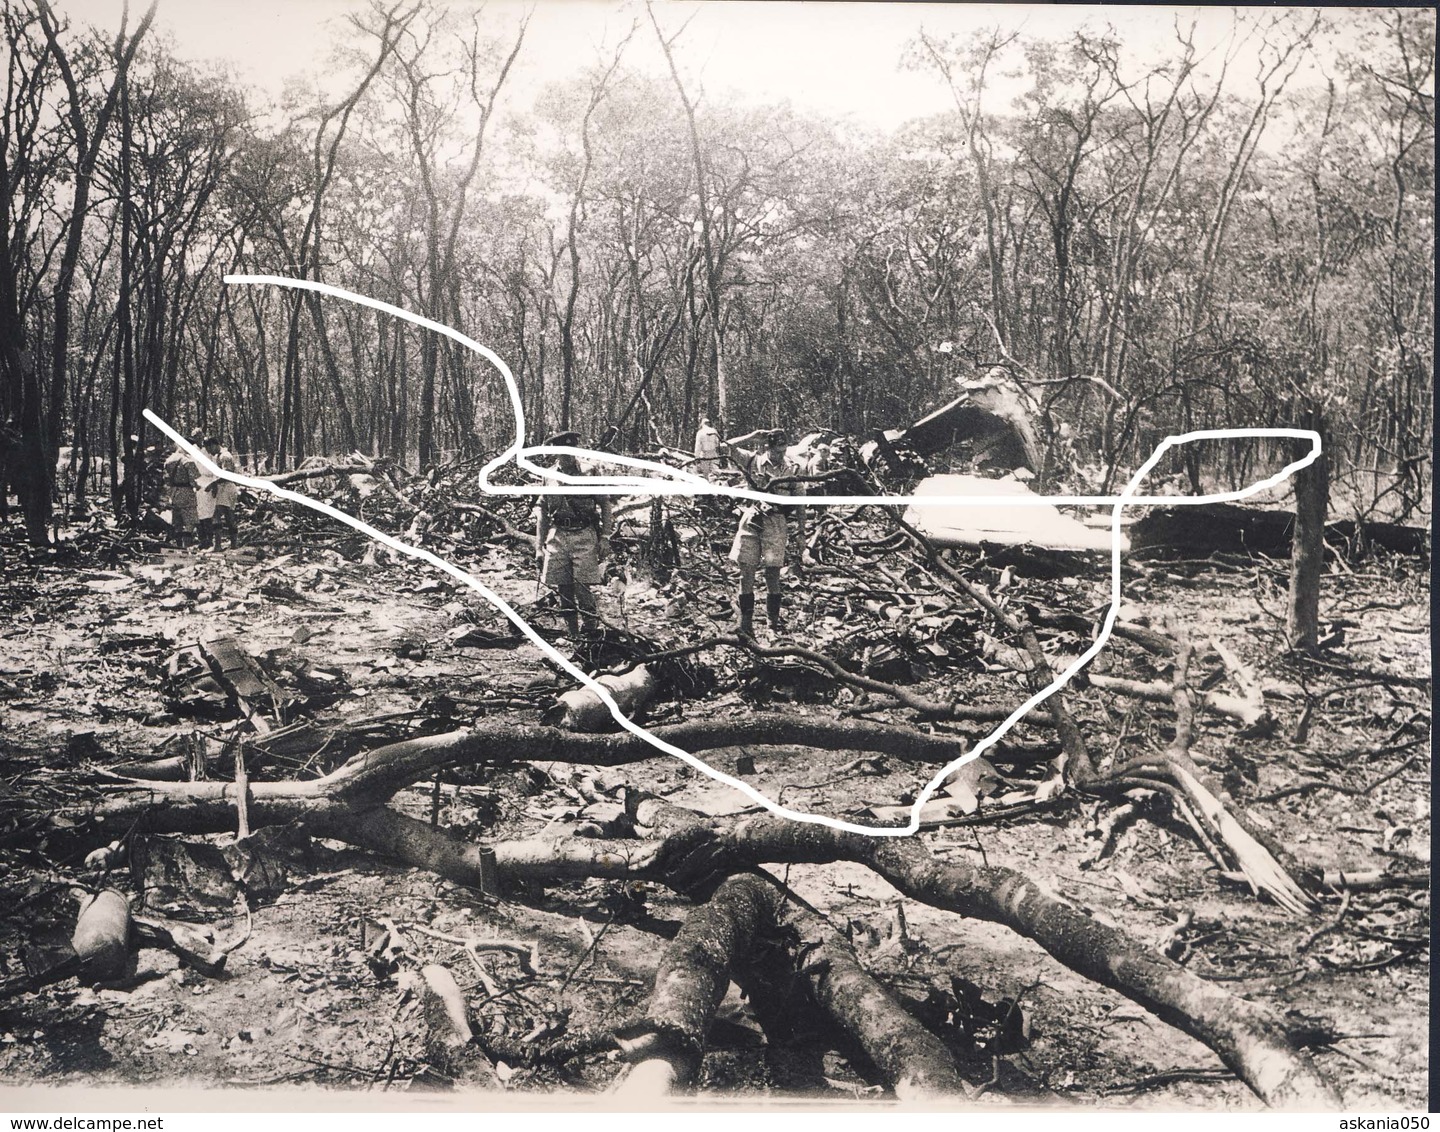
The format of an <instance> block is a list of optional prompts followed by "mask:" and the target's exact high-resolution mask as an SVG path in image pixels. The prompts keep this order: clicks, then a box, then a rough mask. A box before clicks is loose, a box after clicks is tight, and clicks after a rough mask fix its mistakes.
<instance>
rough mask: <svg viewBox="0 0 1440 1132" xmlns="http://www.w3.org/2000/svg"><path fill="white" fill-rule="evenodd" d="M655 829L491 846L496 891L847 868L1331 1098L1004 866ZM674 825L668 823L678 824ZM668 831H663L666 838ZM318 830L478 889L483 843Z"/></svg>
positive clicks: (1281, 1041) (761, 834) (1253, 1014)
mask: <svg viewBox="0 0 1440 1132" xmlns="http://www.w3.org/2000/svg"><path fill="white" fill-rule="evenodd" d="M634 810H635V817H636V820H637V821H638V822H640V823H641V824H642V826H643V825H650V826H652V827H653V828H654V830H655V833H656V834H657V837H656V838H655V839H653V840H648V841H626V840H613V841H601V840H590V839H575V840H563V841H521V842H501V843H499V844H496V845H495V846H494V847H493V848H494V851H495V862H496V867H497V871H498V872H499V875H500V878H501V881H502V883H505V882H507V881H508V882H510V883H514V881H516V880H520V879H524V880H529V881H534V880H537V879H538V880H544V879H550V880H561V879H574V878H578V877H582V876H594V877H608V878H612V879H645V880H659V881H662V882H664V883H666V884H670V885H672V887H676V888H677V889H679V890H680V891H682V892H695V891H709V890H711V889H713V887H714V886H715V882H716V880H717V878H723V877H724V876H726V875H727V874H728V873H729V872H733V871H735V870H737V869H740V868H753V867H758V866H760V865H762V864H801V863H809V864H829V863H833V862H836V861H854V862H857V863H859V864H863V865H865V866H867V867H868V868H870V869H872V870H873V871H874V872H876V873H877V874H878V875H879V876H881V877H883V878H884V879H885V880H886V881H887V882H889V883H890V884H891V885H892V886H894V887H895V888H896V889H897V890H898V891H899V892H901V893H903V894H904V895H906V896H909V897H912V898H913V899H916V900H920V901H923V902H924V903H926V904H930V905H932V906H934V907H936V908H941V909H944V910H946V911H951V912H956V913H958V914H960V915H962V916H970V917H974V918H976V919H982V920H989V921H992V922H994V923H997V924H1002V925H1004V926H1005V927H1007V928H1010V929H1011V930H1013V931H1015V932H1017V933H1018V934H1020V935H1023V936H1025V937H1026V938H1028V939H1032V940H1034V941H1035V942H1036V943H1038V944H1040V946H1041V947H1043V948H1044V949H1045V950H1046V951H1048V952H1049V953H1050V954H1051V955H1052V956H1054V957H1055V959H1057V960H1058V961H1059V962H1061V963H1062V964H1064V965H1065V966H1066V967H1069V968H1070V969H1071V970H1073V971H1076V972H1078V973H1079V974H1081V975H1083V976H1084V977H1086V978H1088V979H1091V980H1093V981H1095V982H1098V983H1100V984H1102V985H1103V986H1106V987H1109V988H1111V989H1112V990H1115V991H1118V992H1119V993H1121V994H1123V995H1125V996H1126V997H1127V998H1129V999H1131V1000H1132V1001H1134V1002H1136V1003H1138V1004H1139V1005H1141V1006H1143V1007H1145V1009H1147V1010H1149V1011H1151V1012H1152V1013H1154V1014H1155V1015H1156V1016H1157V1017H1159V1018H1161V1019H1163V1020H1164V1021H1166V1022H1168V1023H1169V1024H1171V1025H1173V1026H1175V1027H1177V1028H1179V1029H1181V1030H1183V1031H1184V1032H1185V1033H1187V1034H1190V1035H1191V1036H1192V1037H1194V1038H1196V1039H1198V1040H1199V1041H1201V1042H1203V1043H1204V1044H1205V1045H1207V1046H1209V1047H1210V1048H1211V1049H1212V1050H1214V1051H1215V1053H1216V1054H1217V1055H1218V1056H1219V1057H1220V1059H1221V1060H1222V1061H1223V1062H1224V1063H1225V1064H1226V1065H1228V1066H1229V1067H1230V1068H1231V1069H1233V1070H1234V1071H1235V1073H1236V1075H1237V1076H1238V1077H1239V1078H1240V1079H1241V1080H1242V1081H1244V1082H1245V1083H1246V1084H1247V1085H1249V1086H1250V1088H1251V1089H1253V1090H1254V1091H1255V1093H1256V1094H1257V1095H1258V1096H1259V1097H1261V1099H1263V1100H1264V1101H1265V1102H1266V1103H1267V1104H1269V1105H1272V1106H1276V1107H1295V1106H1314V1105H1317V1104H1319V1105H1326V1106H1330V1107H1338V1106H1339V1103H1340V1100H1339V1097H1338V1095H1337V1094H1336V1093H1335V1092H1334V1091H1333V1090H1332V1089H1331V1087H1330V1086H1329V1084H1328V1083H1327V1082H1326V1081H1325V1080H1324V1078H1323V1077H1321V1076H1320V1074H1319V1072H1318V1071H1317V1070H1316V1069H1315V1066H1314V1064H1313V1063H1312V1062H1311V1061H1310V1059H1309V1057H1308V1056H1306V1055H1305V1054H1304V1053H1303V1052H1301V1051H1299V1050H1297V1049H1296V1048H1295V1047H1294V1046H1293V1045H1292V1044H1291V1041H1290V1039H1289V1036H1288V1034H1287V1032H1286V1030H1285V1026H1284V1024H1283V1023H1282V1022H1281V1020H1280V1019H1279V1018H1278V1017H1277V1016H1276V1015H1275V1014H1274V1013H1273V1012H1272V1011H1270V1010H1269V1009H1267V1008H1266V1007H1264V1006H1261V1005H1259V1004H1256V1003H1251V1002H1247V1001H1246V1000H1244V999H1240V998H1237V997H1235V996H1234V995H1232V994H1230V992H1229V991H1227V990H1226V989H1225V988H1224V987H1222V986H1220V985H1218V984H1215V983H1209V982H1206V981H1205V980H1204V979H1201V978H1200V977H1199V976H1197V975H1194V974H1191V973H1190V972H1189V971H1187V970H1186V969H1185V968H1184V967H1182V966H1180V965H1179V964H1178V963H1176V962H1174V961H1173V960H1171V959H1168V958H1166V957H1165V956H1164V955H1162V954H1160V953H1159V952H1158V951H1155V950H1154V949H1152V948H1150V947H1147V946H1145V945H1144V944H1142V943H1141V942H1140V941H1138V940H1136V939H1133V938H1131V937H1130V936H1128V935H1127V934H1125V933H1124V932H1123V931H1121V930H1120V929H1118V928H1112V927H1109V926H1107V925H1105V924H1102V923H1100V922H1099V921H1097V920H1094V919H1092V918H1091V917H1089V916H1087V915H1085V914H1084V913H1083V912H1081V911H1079V910H1078V909H1076V908H1074V907H1072V906H1071V905H1069V904H1066V903H1064V902H1063V901H1061V900H1058V899H1056V898H1055V897H1053V896H1051V895H1049V894H1048V893H1046V892H1045V891H1044V890H1043V889H1041V888H1040V886H1039V885H1037V884H1036V883H1035V882H1034V881H1032V880H1030V879H1029V878H1028V877H1026V876H1024V875H1023V874H1021V873H1018V872H1015V871H1014V870H1012V869H1006V868H1000V867H997V866H991V865H972V864H969V863H968V862H963V861H945V862H941V861H938V860H936V859H935V858H934V857H933V856H932V855H931V854H930V852H929V851H928V850H927V849H926V848H925V847H924V846H923V845H922V844H920V843H919V842H917V841H915V840H914V839H913V838H905V839H896V838H875V837H869V836H866V835H865V834H860V833H850V832H846V831H842V830H836V829H832V828H830V827H827V826H820V825H815V824H810V823H801V822H793V821H788V820H786V819H783V818H774V817H754V818H743V819H741V820H738V821H717V822H711V823H705V822H700V821H697V818H696V815H694V814H686V812H685V811H678V812H679V813H681V814H686V817H685V819H684V820H683V821H677V820H676V818H675V816H674V815H675V813H676V812H677V810H678V808H677V807H674V806H671V805H670V804H669V803H662V802H658V801H657V800H654V799H642V800H640V801H637V802H636V803H635V804H634ZM677 827H678V828H677ZM666 830H673V832H668V833H667V832H666ZM317 832H323V833H325V834H326V835H328V836H332V837H337V838H340V839H342V840H345V841H349V842H350V843H352V844H355V845H360V846H363V847H365V848H369V849H372V850H374V851H376V852H380V853H383V854H387V855H389V856H393V857H396V858H398V859H399V860H402V861H405V862H406V863H408V864H412V865H416V866H418V867H421V868H425V869H429V870H432V871H434V872H437V873H439V874H440V875H441V876H444V877H445V878H446V879H448V880H452V881H455V882H456V883H459V884H466V885H478V884H480V883H481V862H480V846H478V845H474V844H471V843H467V842H465V841H463V840H462V839H460V838H458V837H455V836H454V835H451V834H449V833H446V832H445V831H444V830H440V829H436V828H433V827H431V826H429V825H427V824H425V823H424V822H421V821H417V820H416V819H414V818H409V817H406V816H404V815H403V814H398V813H395V812H394V811H391V810H387V809H380V810H374V811H371V812H369V813H365V814H348V815H338V814H337V815H332V816H330V817H328V818H327V819H325V820H324V821H323V822H322V823H321V826H320V828H319V829H317Z"/></svg>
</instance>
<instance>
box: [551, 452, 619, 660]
mask: <svg viewBox="0 0 1440 1132" xmlns="http://www.w3.org/2000/svg"><path fill="white" fill-rule="evenodd" d="M545 443H546V444H553V445H561V446H569V447H572V448H573V447H577V446H578V445H579V443H580V434H579V433H576V432H562V433H559V434H557V435H555V436H552V437H551V438H550V439H549V440H547V441H546V442H545ZM555 467H556V469H557V470H558V471H561V472H564V473H565V474H566V475H571V476H578V475H580V472H581V469H580V462H579V461H578V460H576V459H575V457H574V456H570V455H562V456H557V457H556V458H555ZM613 529H614V523H613V521H612V519H611V516H610V497H609V496H608V495H542V496H541V497H540V519H539V523H538V525H537V528H536V532H535V557H536V558H537V559H540V560H541V562H542V565H541V571H540V580H541V581H542V582H544V583H545V585H547V586H553V587H554V588H555V589H556V590H558V591H559V594H560V605H561V608H562V609H563V610H564V613H565V623H566V625H567V626H568V627H569V629H570V635H571V637H577V636H579V634H580V620H581V619H582V618H583V620H584V626H585V632H586V634H587V635H589V634H592V633H594V632H595V629H596V627H597V623H596V612H595V595H594V594H593V593H592V592H591V589H590V587H591V586H595V585H598V584H599V583H600V564H601V563H602V562H604V561H605V559H607V558H608V557H609V556H610V532H611V531H612V530H613Z"/></svg>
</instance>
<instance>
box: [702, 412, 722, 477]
mask: <svg viewBox="0 0 1440 1132" xmlns="http://www.w3.org/2000/svg"><path fill="white" fill-rule="evenodd" d="M723 443H724V441H722V440H721V439H720V434H719V433H718V432H716V431H715V426H714V425H712V424H711V423H710V418H709V417H701V418H700V428H699V431H697V432H696V433H695V471H696V472H698V473H699V474H700V475H702V476H704V477H705V478H706V479H707V480H712V479H714V478H715V469H716V467H717V466H718V465H719V463H720V446H721V444H723Z"/></svg>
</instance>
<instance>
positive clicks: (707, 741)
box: [47, 712, 965, 833]
mask: <svg viewBox="0 0 1440 1132" xmlns="http://www.w3.org/2000/svg"><path fill="white" fill-rule="evenodd" d="M653 734H654V735H656V736H657V737H658V738H661V739H664V740H665V741H667V742H669V743H672V744H674V745H676V746H678V747H681V748H683V749H685V750H689V751H706V750H715V749H719V748H725V747H742V746H743V747H758V746H795V747H815V748H819V749H822V750H829V751H840V750H844V751H856V752H865V753H869V754H883V755H890V756H893V757H895V758H901V759H906V760H910V761H916V762H934V763H947V762H950V761H951V760H953V759H954V758H956V757H957V756H958V755H960V754H962V753H964V750H965V739H964V737H962V736H959V735H942V734H930V733H927V732H924V731H919V730H916V729H914V728H908V727H902V726H899V725H882V724H876V723H867V722H864V721H861V720H844V721H841V720H834V719H826V718H823V717H821V718H813V717H804V716H795V715H788V714H782V713H778V712H777V713H759V714H756V715H751V716H747V717H745V718H743V719H738V720H702V721H696V722H692V723H681V724H674V725H672V726H669V727H657V728H655V729H654V730H653ZM662 757H668V756H665V755H664V754H663V753H662V752H660V751H658V750H656V749H655V747H653V746H651V745H650V744H649V743H647V742H646V741H645V740H644V739H641V738H640V737H638V736H636V735H632V734H629V733H628V732H625V733H621V734H618V735H580V734H572V733H570V732H568V731H563V730H560V729H559V728H554V727H537V726H533V725H515V724H502V723H482V724H480V725H478V726H476V727H471V728H466V729H464V730H460V731H448V732H445V733H443V734H440V735H427V736H422V737H420V738H416V739H405V740H402V741H400V742H398V743H390V744H387V745H386V746H383V747H377V748H376V749H375V750H373V751H366V752H363V753H361V754H358V755H356V756H354V757H353V758H351V759H350V760H349V761H347V762H345V763H344V764H342V765H341V766H339V767H338V768H336V769H335V770H334V771H332V772H331V773H330V774H328V775H326V776H325V777H324V778H319V779H313V780H311V781H307V782H252V783H250V784H249V816H250V821H251V824H252V825H254V826H261V825H274V824H283V823H285V822H291V821H307V820H316V819H318V818H320V817H321V816H323V814H324V813H325V812H327V811H330V810H349V809H368V808H370V807H373V806H378V805H380V804H382V803H384V802H385V801H386V800H388V799H389V798H390V797H391V796H393V795H394V794H395V792H396V791H397V790H401V789H404V788H405V787H406V786H409V785H411V784H412V783H415V782H418V781H420V780H421V779H423V778H425V777H427V776H428V775H430V774H432V773H433V772H435V771H436V770H441V769H444V768H445V767H450V766H460V765H473V764H480V763H494V764H497V765H498V764H508V763H519V762H526V761H535V762H559V763H580V764H584V765H587V766H624V765H626V764H628V763H634V762H641V761H644V760H646V759H653V758H662ZM236 794H237V788H236V786H235V784H234V783H232V782H144V783H141V782H136V783H133V784H132V783H123V782H122V783H117V784H115V785H114V786H109V787H107V788H106V789H105V790H104V791H103V792H102V793H100V794H98V795H94V796H92V797H91V798H90V799H88V800H86V801H81V802H77V803H75V804H73V805H71V806H68V807H66V808H65V810H64V811H63V814H62V815H61V816H63V817H64V818H65V819H66V820H67V821H70V822H73V823H84V822H101V823H106V822H108V823H111V824H112V825H120V824H122V823H128V822H131V821H135V820H137V819H139V818H141V817H142V816H143V817H145V820H146V821H147V822H148V823H149V826H148V827H149V828H150V829H152V830H153V831H155V832H157V833H202V832H214V831H215V829H216V822H217V821H219V822H222V823H223V822H224V821H225V820H226V819H225V815H227V814H233V813H234V812H235V809H236V802H235V799H236ZM47 816H50V815H47ZM218 828H220V829H225V828H228V826H226V825H224V824H221V825H220V826H219V827H218Z"/></svg>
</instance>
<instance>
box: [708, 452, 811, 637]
mask: <svg viewBox="0 0 1440 1132" xmlns="http://www.w3.org/2000/svg"><path fill="white" fill-rule="evenodd" d="M757 437H764V438H765V447H764V448H761V449H759V450H758V451H754V452H752V451H750V450H749V449H746V448H741V447H739V446H740V445H742V444H745V443H747V442H748V441H751V440H754V439H756V438H757ZM785 440H786V436H785V430H784V429H781V428H775V429H768V430H767V429H756V430H755V431H754V432H747V433H746V434H745V435H744V436H737V437H735V438H734V439H733V440H727V441H725V442H724V443H725V446H726V447H727V448H728V449H729V450H730V454H731V458H732V459H734V461H735V463H736V465H737V466H738V467H739V468H740V470H741V471H743V472H744V473H745V479H746V481H747V483H748V486H749V487H750V488H751V489H752V490H755V491H768V492H771V494H775V495H801V494H803V488H804V485H803V484H796V483H791V484H780V485H778V486H776V487H774V488H772V487H771V484H772V483H773V482H774V481H775V480H779V479H785V478H788V477H790V476H799V475H804V472H803V471H802V470H801V469H800V468H799V467H798V466H797V465H795V464H794V463H792V462H791V461H790V460H789V459H787V458H786V456H785ZM790 511H795V513H796V515H797V519H798V522H799V532H798V533H799V542H798V544H797V545H798V546H800V547H801V548H802V551H801V553H803V547H804V546H805V508H804V507H787V506H784V505H782V504H777V503H752V504H750V505H749V506H747V507H746V508H745V510H744V511H742V512H741V514H740V526H739V527H738V528H737V529H736V531H735V542H734V544H733V545H732V546H731V547H730V561H732V562H734V563H735V564H736V565H737V566H739V567H740V635H741V636H742V637H749V636H753V635H754V631H755V630H754V622H755V571H756V570H757V569H759V568H762V567H763V568H764V570H765V611H766V613H768V614H769V622H770V628H771V629H772V630H776V631H779V630H781V629H783V628H784V627H785V623H784V622H783V621H782V620H781V618H780V600H781V599H780V567H781V566H783V565H784V564H785V550H786V547H787V545H788V543H789V537H790V532H789V529H788V513H789V512H790ZM797 565H798V560H797Z"/></svg>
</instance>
